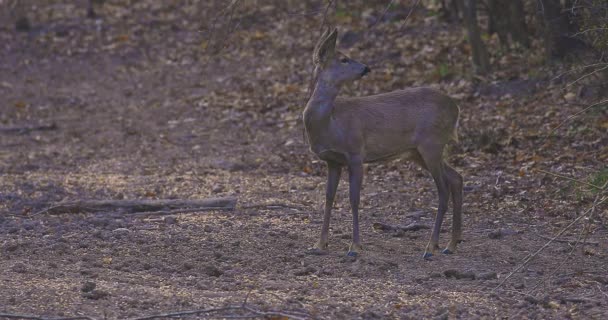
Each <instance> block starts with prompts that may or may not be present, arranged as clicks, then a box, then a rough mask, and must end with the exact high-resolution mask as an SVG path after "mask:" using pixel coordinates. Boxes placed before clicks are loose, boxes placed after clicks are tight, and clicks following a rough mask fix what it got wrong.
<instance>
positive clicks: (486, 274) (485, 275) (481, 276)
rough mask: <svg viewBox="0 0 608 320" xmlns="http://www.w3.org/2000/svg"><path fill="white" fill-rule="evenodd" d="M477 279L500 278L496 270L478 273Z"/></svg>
mask: <svg viewBox="0 0 608 320" xmlns="http://www.w3.org/2000/svg"><path fill="white" fill-rule="evenodd" d="M477 279H479V280H493V279H498V275H497V274H496V272H492V271H490V272H482V273H480V274H478V275H477Z"/></svg>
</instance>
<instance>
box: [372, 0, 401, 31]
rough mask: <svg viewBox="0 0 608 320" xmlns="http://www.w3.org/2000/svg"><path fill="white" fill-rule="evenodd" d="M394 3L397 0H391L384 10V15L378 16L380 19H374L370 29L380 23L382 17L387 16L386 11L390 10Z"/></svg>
mask: <svg viewBox="0 0 608 320" xmlns="http://www.w3.org/2000/svg"><path fill="white" fill-rule="evenodd" d="M393 3H395V0H391V1H390V2H389V3H388V4H387V5H386V8H384V11H383V12H382V15H380V17H378V19H376V21H374V23H372V24H371V25H370V26H369V29H371V28H373V27H375V26H376V25H377V24H378V23H380V21H382V19H384V17H385V16H386V13H387V12H388V10H389V9H390V8H391V7H392V6H393Z"/></svg>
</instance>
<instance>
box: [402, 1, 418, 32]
mask: <svg viewBox="0 0 608 320" xmlns="http://www.w3.org/2000/svg"><path fill="white" fill-rule="evenodd" d="M418 3H420V0H416V3H414V6H412V7H411V8H410V12H408V13H407V16H405V18H404V19H403V21H402V22H401V25H400V26H399V31H402V30H403V27H405V25H406V23H407V21H408V18H409V17H410V15H411V14H412V12H413V11H414V9H415V8H416V7H417V6H418Z"/></svg>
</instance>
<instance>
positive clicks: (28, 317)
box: [0, 313, 95, 320]
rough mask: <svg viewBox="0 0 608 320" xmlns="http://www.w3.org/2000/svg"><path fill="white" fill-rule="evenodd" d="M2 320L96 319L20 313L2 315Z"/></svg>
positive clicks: (91, 319) (0, 315) (92, 319)
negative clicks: (50, 316)
mask: <svg viewBox="0 0 608 320" xmlns="http://www.w3.org/2000/svg"><path fill="white" fill-rule="evenodd" d="M0 319H26V320H95V318H91V317H87V316H82V317H66V318H49V317H39V316H32V315H26V314H18V313H0Z"/></svg>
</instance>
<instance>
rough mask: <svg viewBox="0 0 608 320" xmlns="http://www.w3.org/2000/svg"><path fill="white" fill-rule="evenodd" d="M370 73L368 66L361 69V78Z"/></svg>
mask: <svg viewBox="0 0 608 320" xmlns="http://www.w3.org/2000/svg"><path fill="white" fill-rule="evenodd" d="M370 71H372V69H370V68H369V67H368V66H365V69H363V72H362V73H361V76H364V75H366V74H368V73H369V72H370Z"/></svg>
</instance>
